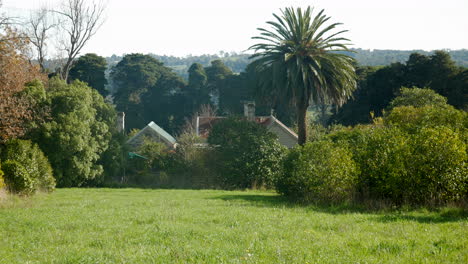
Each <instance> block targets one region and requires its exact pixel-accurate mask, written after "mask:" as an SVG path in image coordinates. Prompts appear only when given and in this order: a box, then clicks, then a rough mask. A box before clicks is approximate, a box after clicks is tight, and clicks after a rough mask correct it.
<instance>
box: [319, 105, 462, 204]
mask: <svg viewBox="0 0 468 264" xmlns="http://www.w3.org/2000/svg"><path fill="white" fill-rule="evenodd" d="M395 109H397V108H395ZM409 131H414V132H413V133H408V132H407V131H402V130H401V129H398V128H396V127H386V126H375V125H373V126H357V127H355V128H345V129H342V130H340V131H335V132H333V133H331V134H329V135H328V137H329V138H330V139H332V140H333V141H334V142H336V143H338V144H340V145H344V146H348V147H349V149H350V150H351V152H352V153H353V159H354V161H355V162H356V164H357V165H358V166H359V169H360V171H361V173H360V175H359V177H358V184H357V189H358V192H359V194H360V195H361V197H362V198H367V199H369V198H370V199H377V200H389V201H391V202H392V203H394V204H398V205H401V204H405V203H410V204H429V203H431V204H432V203H434V202H437V203H443V202H450V201H456V200H459V199H461V198H463V196H464V195H466V192H467V184H468V171H467V152H466V148H467V146H466V143H465V142H464V141H463V139H462V135H461V133H459V132H457V131H456V130H453V129H451V128H448V127H421V128H419V129H416V128H413V129H410V130H409Z"/></svg>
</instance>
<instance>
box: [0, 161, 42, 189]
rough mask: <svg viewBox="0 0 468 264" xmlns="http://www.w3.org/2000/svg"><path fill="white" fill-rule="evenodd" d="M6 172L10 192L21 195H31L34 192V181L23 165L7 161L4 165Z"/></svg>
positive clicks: (6, 181)
mask: <svg viewBox="0 0 468 264" xmlns="http://www.w3.org/2000/svg"><path fill="white" fill-rule="evenodd" d="M2 167H3V170H4V172H5V183H6V186H7V188H8V190H9V191H10V192H12V193H16V194H20V195H31V194H32V193H33V192H34V180H33V179H31V176H30V175H29V173H28V171H27V170H26V169H25V168H24V166H23V165H21V163H19V162H17V161H14V160H6V161H4V162H3V163H2Z"/></svg>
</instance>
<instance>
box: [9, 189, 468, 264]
mask: <svg viewBox="0 0 468 264" xmlns="http://www.w3.org/2000/svg"><path fill="white" fill-rule="evenodd" d="M0 263H468V218H467V216H466V213H464V212H462V211H460V210H457V209H441V210H437V211H427V210H413V211H404V212H401V211H396V210H394V211H390V212H389V211H387V212H368V211H363V210H357V209H350V208H347V207H317V206H294V205H291V204H289V203H287V202H286V201H284V200H283V199H282V198H281V197H279V196H277V195H276V194H274V193H269V192H256V191H255V192H254V191H248V192H241V191H235V192H229V191H217V190H149V189H147V190H145V189H58V190H56V191H55V192H54V193H52V194H50V195H45V194H42V195H38V196H37V197H35V198H34V199H15V200H13V201H4V202H3V203H2V204H0Z"/></svg>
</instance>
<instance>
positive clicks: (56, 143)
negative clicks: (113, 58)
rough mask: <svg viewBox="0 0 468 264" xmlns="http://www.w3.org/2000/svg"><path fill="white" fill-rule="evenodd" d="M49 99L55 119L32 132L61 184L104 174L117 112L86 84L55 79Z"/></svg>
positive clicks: (51, 84) (80, 181)
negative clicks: (103, 165) (105, 154)
mask: <svg viewBox="0 0 468 264" xmlns="http://www.w3.org/2000/svg"><path fill="white" fill-rule="evenodd" d="M47 99H48V103H49V106H50V108H51V120H49V122H45V123H43V124H41V126H40V127H39V128H38V129H37V130H36V131H34V133H32V137H33V138H34V140H35V141H36V142H38V144H39V146H40V147H41V149H42V150H43V151H44V152H45V153H46V155H47V157H48V158H49V161H50V163H51V165H52V167H53V169H54V175H55V177H56V179H57V185H58V186H62V187H72V186H81V185H82V184H83V183H85V182H86V181H89V180H92V179H94V178H96V177H99V176H100V175H101V174H102V173H103V168H102V165H101V164H99V159H100V157H101V155H102V154H103V152H104V151H105V150H106V149H107V148H108V146H109V141H110V139H111V127H112V126H114V125H115V118H116V113H115V111H114V109H113V108H112V107H111V106H110V105H109V104H107V103H105V102H104V99H103V98H102V96H101V95H99V93H98V92H97V91H95V90H94V89H92V88H90V87H88V86H87V85H86V84H85V83H83V82H80V81H75V82H73V83H71V84H67V83H65V81H63V80H59V79H58V78H53V79H51V80H50V81H49V89H48V93H47Z"/></svg>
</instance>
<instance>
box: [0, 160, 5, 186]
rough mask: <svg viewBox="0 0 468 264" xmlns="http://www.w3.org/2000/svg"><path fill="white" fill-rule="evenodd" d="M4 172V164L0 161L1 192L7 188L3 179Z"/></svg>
mask: <svg viewBox="0 0 468 264" xmlns="http://www.w3.org/2000/svg"><path fill="white" fill-rule="evenodd" d="M3 175H4V173H3V171H2V163H1V161H0V190H1V189H3V187H5V180H4V179H3Z"/></svg>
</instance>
